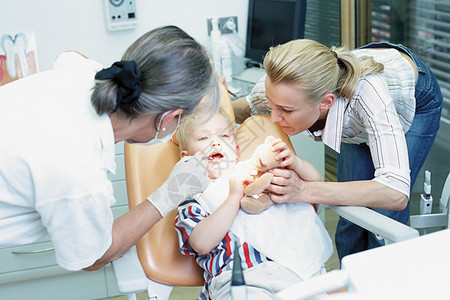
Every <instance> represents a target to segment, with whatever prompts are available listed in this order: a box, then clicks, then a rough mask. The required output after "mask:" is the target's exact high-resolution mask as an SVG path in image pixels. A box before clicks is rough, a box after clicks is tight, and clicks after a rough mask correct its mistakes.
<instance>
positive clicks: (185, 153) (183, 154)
mask: <svg viewBox="0 0 450 300" xmlns="http://www.w3.org/2000/svg"><path fill="white" fill-rule="evenodd" d="M187 155H188V152H187V150H183V151H181V152H180V158H183V157H185V156H187Z"/></svg>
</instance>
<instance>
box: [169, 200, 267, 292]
mask: <svg viewBox="0 0 450 300" xmlns="http://www.w3.org/2000/svg"><path fill="white" fill-rule="evenodd" d="M208 216H209V213H208V212H207V211H206V210H205V209H203V207H202V206H201V205H200V204H199V203H198V202H197V201H196V200H193V199H190V200H186V201H184V202H182V203H181V204H180V205H179V207H178V214H177V216H176V218H175V231H176V232H177V236H178V243H179V245H180V251H181V253H182V254H183V255H193V256H194V257H195V260H196V261H197V263H198V265H199V266H200V267H201V268H202V269H203V276H204V278H205V285H204V287H203V289H202V293H201V294H200V299H208V298H209V297H208V287H209V285H210V283H211V280H212V278H213V277H216V276H217V275H220V274H221V273H222V272H223V271H227V270H231V269H232V267H233V264H232V261H233V257H234V250H235V249H234V245H235V244H237V245H239V247H238V252H239V255H240V257H241V267H242V269H243V270H246V269H250V268H252V267H254V266H256V265H258V264H261V263H263V262H266V261H270V259H269V258H267V257H265V256H264V255H263V254H261V253H260V252H258V251H257V250H256V249H254V248H253V247H252V246H251V245H249V244H248V243H246V242H244V243H241V242H240V240H239V238H238V237H237V236H235V235H234V234H233V233H231V232H230V231H228V233H227V234H226V235H225V236H224V238H223V239H222V241H221V242H220V243H219V245H217V246H216V247H215V248H214V249H212V250H211V251H210V252H209V253H208V254H206V255H202V254H198V253H197V252H195V251H194V250H193V249H192V248H191V247H190V245H189V243H188V242H187V241H188V238H189V236H190V234H191V232H192V230H193V229H194V227H195V226H196V225H197V224H198V223H199V222H200V221H202V220H204V219H205V218H207V217H208Z"/></svg>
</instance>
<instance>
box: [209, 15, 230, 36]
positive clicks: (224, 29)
mask: <svg viewBox="0 0 450 300" xmlns="http://www.w3.org/2000/svg"><path fill="white" fill-rule="evenodd" d="M211 20H212V18H211V19H207V20H206V21H207V26H208V35H211V30H212V24H211ZM218 23H219V30H220V32H221V33H222V34H228V33H234V32H238V22H237V17H236V16H233V17H222V18H218Z"/></svg>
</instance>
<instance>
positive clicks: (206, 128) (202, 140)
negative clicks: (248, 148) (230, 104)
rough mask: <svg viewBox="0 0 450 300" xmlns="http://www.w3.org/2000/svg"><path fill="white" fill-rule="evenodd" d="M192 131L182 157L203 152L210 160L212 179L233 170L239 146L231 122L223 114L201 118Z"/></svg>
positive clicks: (209, 170)
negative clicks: (205, 118)
mask: <svg viewBox="0 0 450 300" xmlns="http://www.w3.org/2000/svg"><path fill="white" fill-rule="evenodd" d="M232 126H234V124H233V125H232ZM190 132H191V134H192V135H191V137H190V138H189V140H188V142H187V150H183V151H181V157H183V156H185V155H194V154H195V153H197V152H201V153H202V154H203V156H204V157H205V158H206V159H207V160H208V175H209V177H210V178H211V179H216V178H218V177H220V176H223V175H226V174H229V173H230V172H231V171H232V170H233V168H234V166H235V164H236V160H237V156H238V152H239V147H238V146H237V145H236V140H235V138H234V134H233V132H232V131H231V128H230V124H228V121H227V120H226V119H225V118H224V117H223V116H222V115H220V114H216V115H214V116H213V117H211V118H210V119H209V120H199V121H198V122H196V123H194V124H193V126H192V128H191V131H190Z"/></svg>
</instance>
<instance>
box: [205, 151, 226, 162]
mask: <svg viewBox="0 0 450 300" xmlns="http://www.w3.org/2000/svg"><path fill="white" fill-rule="evenodd" d="M221 158H223V155H222V154H221V153H219V152H214V153H213V154H211V155H210V156H208V159H209V160H214V159H221Z"/></svg>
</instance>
